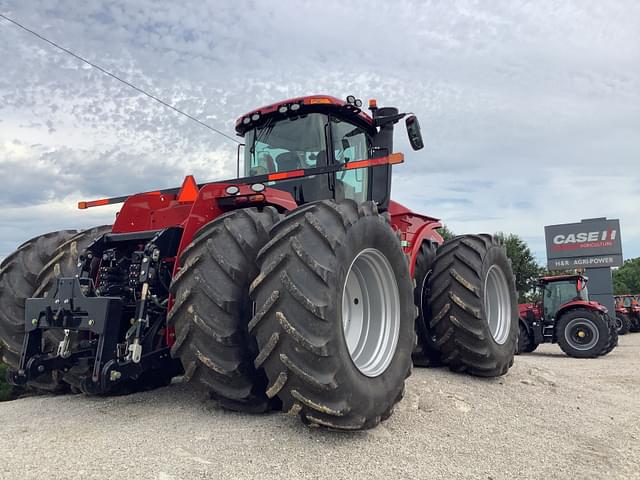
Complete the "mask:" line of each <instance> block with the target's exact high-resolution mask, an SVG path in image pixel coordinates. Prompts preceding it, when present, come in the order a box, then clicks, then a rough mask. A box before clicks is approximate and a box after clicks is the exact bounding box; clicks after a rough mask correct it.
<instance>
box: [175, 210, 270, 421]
mask: <svg viewBox="0 0 640 480" xmlns="http://www.w3.org/2000/svg"><path fill="white" fill-rule="evenodd" d="M279 218H280V215H279V214H278V212H277V211H276V209H275V208H273V207H266V208H264V210H262V211H259V210H258V209H256V208H249V209H243V210H236V211H233V212H230V213H227V214H225V215H222V216H220V217H218V218H216V219H215V220H213V221H212V222H209V223H208V224H206V225H205V226H204V227H202V229H201V230H200V231H199V232H198V233H197V234H196V236H195V237H194V239H193V241H192V242H191V244H190V245H189V246H188V247H187V248H186V249H185V251H184V253H183V254H182V256H181V260H180V262H181V265H182V268H181V270H180V272H179V273H178V274H177V275H176V277H175V279H174V280H173V282H172V285H171V293H172V294H173V297H174V298H175V303H174V305H173V308H172V309H171V312H170V313H169V315H168V322H169V325H170V326H173V327H175V329H176V343H175V344H174V345H173V347H172V351H171V354H172V356H173V357H174V358H179V359H180V360H181V362H182V365H183V367H184V369H185V376H186V377H187V378H189V379H191V378H193V379H196V380H197V381H199V382H200V383H202V384H204V385H205V386H206V387H207V389H208V390H209V391H210V393H211V395H212V397H213V398H215V399H216V400H217V401H218V402H219V403H220V404H221V405H222V406H223V407H226V408H228V409H230V410H236V411H244V412H253V413H259V412H264V411H266V410H268V409H269V408H270V407H271V406H272V404H273V402H271V401H270V400H269V398H268V397H267V396H266V395H265V393H264V391H265V387H266V384H267V378H266V376H265V374H264V372H262V371H257V370H256V369H255V368H254V366H253V360H254V358H255V355H256V351H257V347H256V346H255V341H254V340H253V338H251V337H250V336H249V334H248V332H247V323H248V322H249V320H250V319H251V315H252V313H253V308H252V307H253V304H252V302H251V299H250V298H249V285H250V284H251V282H252V281H253V280H254V279H255V278H256V276H257V275H258V268H257V266H256V262H255V259H256V256H257V254H258V251H259V250H260V249H261V248H262V247H263V246H264V244H265V243H267V241H268V240H269V230H270V228H271V226H272V225H273V224H274V223H275V222H276V221H278V220H279Z"/></svg>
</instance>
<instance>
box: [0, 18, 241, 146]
mask: <svg viewBox="0 0 640 480" xmlns="http://www.w3.org/2000/svg"><path fill="white" fill-rule="evenodd" d="M0 17H1V18H4V19H5V20H6V21H8V22H11V23H13V24H14V25H15V26H16V27H19V28H21V29H22V30H24V31H25V32H28V33H30V34H31V35H33V36H35V37H37V38H39V39H40V40H42V41H43V42H46V43H48V44H49V45H51V46H53V47H55V48H57V49H58V50H61V51H63V52H64V53H67V54H69V55H71V56H72V57H74V58H76V59H78V60H80V61H81V62H84V63H86V64H87V65H90V66H91V67H93V68H95V69H97V70H99V71H101V72H102V73H104V74H105V75H108V76H110V77H111V78H113V79H115V80H117V81H119V82H121V83H124V84H125V85H126V86H128V87H131V88H133V89H134V90H135V91H136V92H139V93H141V94H143V95H146V96H147V97H149V98H151V99H152V100H155V101H156V102H158V103H160V104H162V105H164V106H165V107H167V108H170V109H171V110H173V111H174V112H176V113H179V114H180V115H184V116H185V117H187V118H189V119H191V120H193V121H194V122H196V123H199V124H200V125H202V126H203V127H205V128H208V129H209V130H211V131H213V132H215V133H217V134H219V135H222V136H223V137H225V138H227V139H228V140H231V141H232V142H235V143H240V142H239V141H238V140H236V139H235V138H233V137H232V136H230V135H227V134H226V133H224V132H222V131H220V130H218V129H217V128H215V127H212V126H211V125H207V124H206V123H204V122H203V121H201V120H198V119H197V118H196V117H193V116H191V115H189V114H188V113H186V112H183V111H182V110H180V109H179V108H177V107H174V106H173V105H171V104H170V103H167V102H165V101H164V100H161V99H159V98H158V97H156V96H155V95H152V94H150V93H148V92H146V91H144V90H143V89H141V88H139V87H136V86H135V85H133V84H132V83H129V82H127V81H126V80H123V79H122V78H120V77H118V76H117V75H116V74H114V73H111V72H110V71H108V70H105V69H104V68H102V67H101V66H100V65H96V64H95V63H93V62H90V61H89V60H87V59H86V58H83V57H81V56H80V55H77V54H75V53H73V52H72V51H71V50H69V49H67V48H64V47H63V46H61V45H58V44H57V43H55V42H53V41H51V40H49V39H48V38H45V37H43V36H42V35H40V34H39V33H38V32H34V31H33V30H31V29H30V28H27V27H25V26H24V25H22V24H20V23H18V22H16V21H15V20H12V19H11V18H9V17H7V16H6V15H3V14H2V13H0Z"/></svg>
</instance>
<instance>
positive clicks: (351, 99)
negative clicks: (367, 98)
mask: <svg viewBox="0 0 640 480" xmlns="http://www.w3.org/2000/svg"><path fill="white" fill-rule="evenodd" d="M347 103H350V104H351V105H353V104H355V103H356V97H354V96H353V95H349V96H347Z"/></svg>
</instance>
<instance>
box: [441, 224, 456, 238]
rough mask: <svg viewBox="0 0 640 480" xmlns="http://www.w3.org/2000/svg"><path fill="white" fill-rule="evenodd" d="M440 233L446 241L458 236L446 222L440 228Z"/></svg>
mask: <svg viewBox="0 0 640 480" xmlns="http://www.w3.org/2000/svg"><path fill="white" fill-rule="evenodd" d="M438 233H439V234H440V235H441V236H442V238H443V239H444V241H445V242H446V241H447V240H451V239H452V238H453V237H455V236H456V234H455V233H453V231H452V230H450V229H449V227H447V226H446V225H444V224H443V225H442V227H440V228H439V229H438Z"/></svg>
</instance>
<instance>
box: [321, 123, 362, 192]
mask: <svg viewBox="0 0 640 480" xmlns="http://www.w3.org/2000/svg"><path fill="white" fill-rule="evenodd" d="M330 123H331V139H332V144H333V148H332V150H333V158H334V159H335V161H336V162H338V163H349V162H357V161H358V160H366V159H367V158H369V149H370V140H369V136H368V135H367V133H366V132H365V131H364V130H363V129H362V128H360V127H356V126H355V125H353V124H352V123H349V122H345V121H343V120H340V119H338V118H335V117H331V121H330ZM368 178H369V169H367V168H357V169H354V170H344V171H340V172H338V173H336V199H337V200H342V199H344V198H350V199H352V200H355V201H356V202H364V201H365V200H367V195H368Z"/></svg>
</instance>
